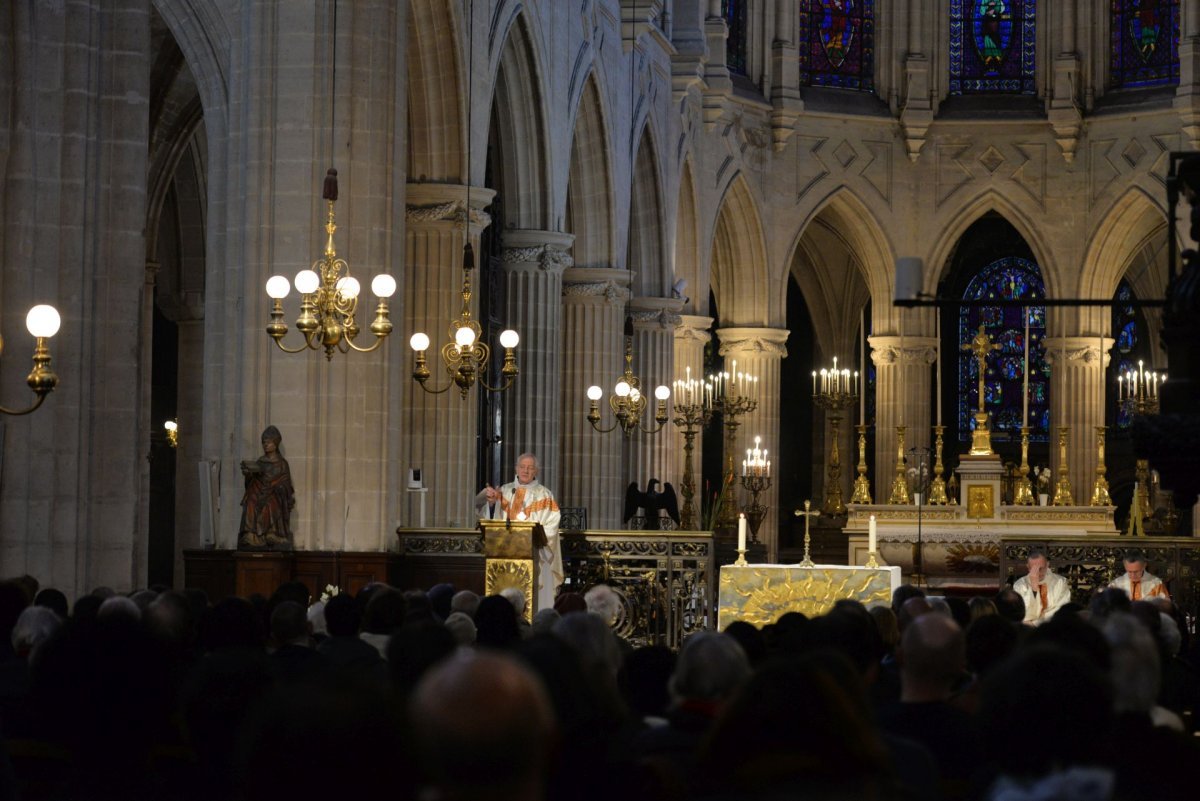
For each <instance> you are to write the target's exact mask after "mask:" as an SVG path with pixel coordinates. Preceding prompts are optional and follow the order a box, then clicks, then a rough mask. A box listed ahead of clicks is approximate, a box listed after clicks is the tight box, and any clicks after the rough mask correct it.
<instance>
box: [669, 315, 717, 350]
mask: <svg viewBox="0 0 1200 801" xmlns="http://www.w3.org/2000/svg"><path fill="white" fill-rule="evenodd" d="M712 324H713V318H711V317H702V316H700V315H698V314H681V315H679V325H677V326H676V327H675V339H682V340H690V341H694V342H698V343H699V344H700V345H701V346H704V345H707V344H708V342H709V340H711V339H712V333H711V332H710V331H709V329H710V328H712Z"/></svg>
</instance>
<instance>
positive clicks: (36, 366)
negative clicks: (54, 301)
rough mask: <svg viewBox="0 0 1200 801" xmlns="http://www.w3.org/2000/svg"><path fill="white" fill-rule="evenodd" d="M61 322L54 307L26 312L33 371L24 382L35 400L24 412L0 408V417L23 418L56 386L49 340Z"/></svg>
mask: <svg viewBox="0 0 1200 801" xmlns="http://www.w3.org/2000/svg"><path fill="white" fill-rule="evenodd" d="M61 324H62V318H61V317H59V314H58V310H57V309H55V308H54V307H53V306H47V305H45V304H40V305H37V306H34V307H33V308H32V309H30V310H29V314H27V315H25V328H26V329H28V331H29V333H30V334H32V335H33V337H34V346H33V370H31V371H30V372H29V375H28V376H26V378H25V383H26V384H28V385H29V388H30V389H32V390H33V392H34V394H36V395H37V400H35V401H34V402H33V405H32V406H30V407H29V408H27V409H8V408H5V407H4V406H0V414H11V415H22V414H29V413H30V412H32V411H35V410H36V409H37V408H38V407H39V406H41V405H42V402H43V401H45V400H46V396H47V395H49V394H50V393H51V392H53V391H54V388H55V387H56V386H58V376H57V375H55V374H54V371H53V370H51V369H50V344H49V339H50V338H51V337H52V336H54V335H55V334H57V333H58V329H59V326H60V325H61ZM3 353H4V339H3V337H0V355H3Z"/></svg>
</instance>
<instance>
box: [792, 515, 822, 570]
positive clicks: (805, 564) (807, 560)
mask: <svg viewBox="0 0 1200 801" xmlns="http://www.w3.org/2000/svg"><path fill="white" fill-rule="evenodd" d="M811 509H812V501H805V502H804V511H803V512H801V511H800V510H799V509H797V510H796V516H797V517H803V518H804V561H803V562H801V563H800V567H815V565H814V564H813V560H812V558H811V557H810V556H809V555H808V544H809V535H808V521H809V518H813V517H819V516H820V514H821V513H820V512H813V511H810V510H811Z"/></svg>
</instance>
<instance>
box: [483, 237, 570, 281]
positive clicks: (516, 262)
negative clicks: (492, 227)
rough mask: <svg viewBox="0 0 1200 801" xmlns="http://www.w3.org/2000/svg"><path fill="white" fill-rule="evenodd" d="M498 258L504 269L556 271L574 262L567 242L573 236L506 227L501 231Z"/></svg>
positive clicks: (559, 271)
mask: <svg viewBox="0 0 1200 801" xmlns="http://www.w3.org/2000/svg"><path fill="white" fill-rule="evenodd" d="M503 241H504V245H505V246H504V249H503V250H502V251H501V254H500V260H501V261H502V262H503V264H504V267H505V269H506V270H510V271H511V270H528V269H538V270H542V271H545V272H558V273H561V272H562V271H563V270H566V269H568V268H570V267H571V266H572V265H574V264H575V260H574V259H573V258H571V254H570V253H568V252H567V251H568V250H570V248H571V244H572V243H573V242H574V241H575V237H574V236H572V235H571V234H563V233H559V232H557V231H528V230H510V231H505V232H504V239H503Z"/></svg>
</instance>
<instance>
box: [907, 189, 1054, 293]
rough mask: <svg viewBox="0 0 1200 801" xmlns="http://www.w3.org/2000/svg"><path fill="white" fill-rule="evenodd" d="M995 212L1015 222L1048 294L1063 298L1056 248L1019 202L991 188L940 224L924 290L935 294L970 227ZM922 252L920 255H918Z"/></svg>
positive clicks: (927, 259)
mask: <svg viewBox="0 0 1200 801" xmlns="http://www.w3.org/2000/svg"><path fill="white" fill-rule="evenodd" d="M989 211H994V212H996V213H997V214H999V215H1000V216H1002V217H1003V218H1004V219H1005V220H1007V221H1008V222H1009V224H1010V225H1012V227H1013V228H1015V229H1016V230H1017V233H1019V234H1020V235H1021V237H1022V238H1023V239H1024V240H1025V243H1026V244H1028V245H1029V249H1030V250H1032V251H1033V255H1034V258H1035V259H1036V260H1037V263H1038V267H1039V269H1040V270H1041V272H1042V283H1043V284H1044V286H1045V287H1046V296H1047V297H1051V298H1053V297H1063V289H1064V287H1063V283H1064V281H1063V280H1062V279H1061V278H1060V277H1059V274H1060V270H1059V266H1058V261H1057V259H1055V258H1054V255H1053V251H1052V250H1051V249H1050V247H1048V246H1047V244H1046V242H1045V241H1043V239H1042V237H1041V236H1040V233H1039V229H1038V227H1037V225H1036V224H1035V223H1034V222H1033V220H1031V219H1030V218H1029V216H1028V215H1026V214H1025V212H1024V211H1022V210H1021V209H1020V208H1019V207H1018V206H1017V205H1016V204H1014V203H1012V202H1011V201H1010V200H1008V199H1007V198H1006V197H1004V196H1003V195H1001V194H998V193H997V192H995V191H993V190H991V189H988V190H985V191H983V192H981V193H980V194H979V195H977V196H976V197H975V198H974V199H972V200H970V201H968V202H967V203H965V204H963V205H961V206H959V207H958V211H957V212H956V213H955V214H954V215H953V217H951V218H950V219H949V220H948V221H947V222H945V223H944V224H942V225H938V226H937V230H939V231H941V235H940V236H939V237H938V238H937V239H936V240H935V241H934V245H933V247H932V248H930V249H929V250H928V251H926V253H925V275H924V276H923V277H924V285H923V286H922V288H921V291H922V292H924V293H927V294H930V295H932V294H934V293H935V292H936V291H937V285H938V282H939V281H941V280H942V278H943V277H944V276H945V275H946V274H947V273H948V272H949V270H950V257H951V255H952V254H953V253H954V248H955V247H956V246H957V245H958V242H959V240H960V239H962V236H963V234H964V233H966V230H967V229H968V228H970V227H971V225H972V224H974V223H975V221H976V220H978V219H979V218H980V217H982V216H983V215H985V214H987V213H988V212H989ZM918 255H919V254H918Z"/></svg>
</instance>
